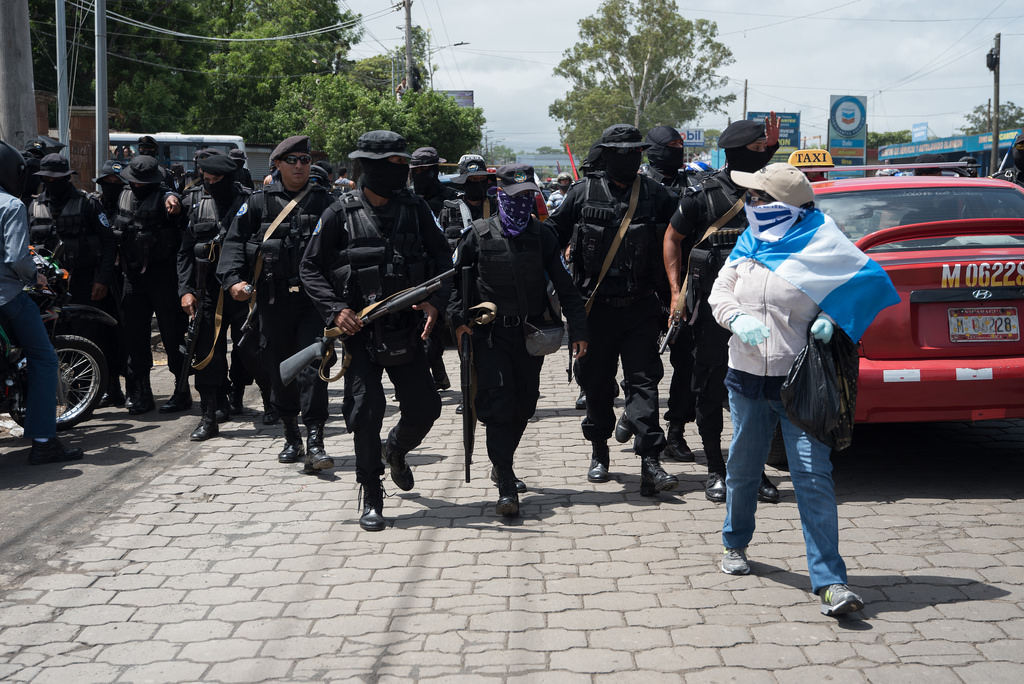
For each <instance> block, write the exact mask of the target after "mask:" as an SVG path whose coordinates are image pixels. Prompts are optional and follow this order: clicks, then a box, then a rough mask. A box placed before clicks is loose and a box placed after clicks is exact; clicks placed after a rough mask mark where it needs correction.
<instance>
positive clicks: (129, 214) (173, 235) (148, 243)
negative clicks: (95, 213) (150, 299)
mask: <svg viewBox="0 0 1024 684" xmlns="http://www.w3.org/2000/svg"><path fill="white" fill-rule="evenodd" d="M163 205H164V193H163V192H162V191H161V190H159V189H158V190H155V191H153V192H151V193H150V194H149V195H147V196H146V197H145V198H144V199H143V200H142V201H141V202H139V200H138V199H136V197H135V193H133V192H132V191H131V190H130V189H128V188H125V189H124V190H122V191H121V196H120V197H119V198H118V201H117V218H116V219H115V220H114V239H115V240H116V241H117V246H118V251H119V253H120V256H121V268H122V269H124V271H125V272H126V273H129V274H133V273H140V272H141V271H143V270H144V269H145V268H146V266H148V265H149V264H156V263H161V262H164V261H168V260H171V259H174V258H175V255H176V254H177V252H178V247H179V246H180V243H181V238H180V236H179V235H178V231H177V228H176V226H175V225H174V224H173V223H172V222H170V221H168V220H166V218H165V217H164V208H163Z"/></svg>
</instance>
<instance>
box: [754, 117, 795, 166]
mask: <svg viewBox="0 0 1024 684" xmlns="http://www.w3.org/2000/svg"><path fill="white" fill-rule="evenodd" d="M770 115H771V112H747V118H748V119H750V120H751V121H764V120H765V119H766V118H767V117H768V116H770ZM775 116H777V117H779V149H778V151H777V152H776V153H775V155H774V156H773V157H772V163H775V162H784V161H787V160H788V159H789V155H791V154H793V153H794V152H796V151H797V150H798V149H800V113H799V112H775Z"/></svg>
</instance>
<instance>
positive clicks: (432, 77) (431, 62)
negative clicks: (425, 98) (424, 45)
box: [427, 40, 469, 90]
mask: <svg viewBox="0 0 1024 684" xmlns="http://www.w3.org/2000/svg"><path fill="white" fill-rule="evenodd" d="M462 45H469V43H467V42H466V41H464V40H460V41H459V42H458V43H452V44H451V45H442V46H441V47H436V48H431V49H430V50H429V52H428V53H427V66H429V67H430V89H431V90H433V89H434V64H433V61H432V60H431V57H433V56H434V54H435V53H438V52H440V51H441V50H445V49H447V48H450V47H460V46H462Z"/></svg>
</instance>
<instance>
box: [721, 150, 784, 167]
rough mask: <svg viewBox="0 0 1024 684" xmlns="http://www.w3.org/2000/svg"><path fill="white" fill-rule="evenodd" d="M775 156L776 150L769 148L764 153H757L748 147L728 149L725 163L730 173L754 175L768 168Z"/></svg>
mask: <svg viewBox="0 0 1024 684" xmlns="http://www.w3.org/2000/svg"><path fill="white" fill-rule="evenodd" d="M774 155H775V149H772V148H768V149H767V150H765V151H764V152H755V151H754V150H752V149H750V148H748V147H747V146H746V145H744V146H743V147H727V148H726V149H725V161H726V163H727V164H728V165H729V170H730V171H743V172H745V173H754V172H755V171H760V170H761V169H763V168H764V167H766V166H768V163H769V162H770V161H771V160H772V156H774Z"/></svg>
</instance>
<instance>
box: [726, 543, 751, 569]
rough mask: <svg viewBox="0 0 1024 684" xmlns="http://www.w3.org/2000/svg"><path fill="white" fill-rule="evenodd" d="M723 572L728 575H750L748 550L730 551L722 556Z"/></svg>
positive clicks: (727, 550)
mask: <svg viewBox="0 0 1024 684" xmlns="http://www.w3.org/2000/svg"><path fill="white" fill-rule="evenodd" d="M722 572H724V573H725V574H727V575H748V574H750V566H749V565H747V549H746V547H744V548H742V549H729V548H727V549H726V550H725V553H724V554H722Z"/></svg>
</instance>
